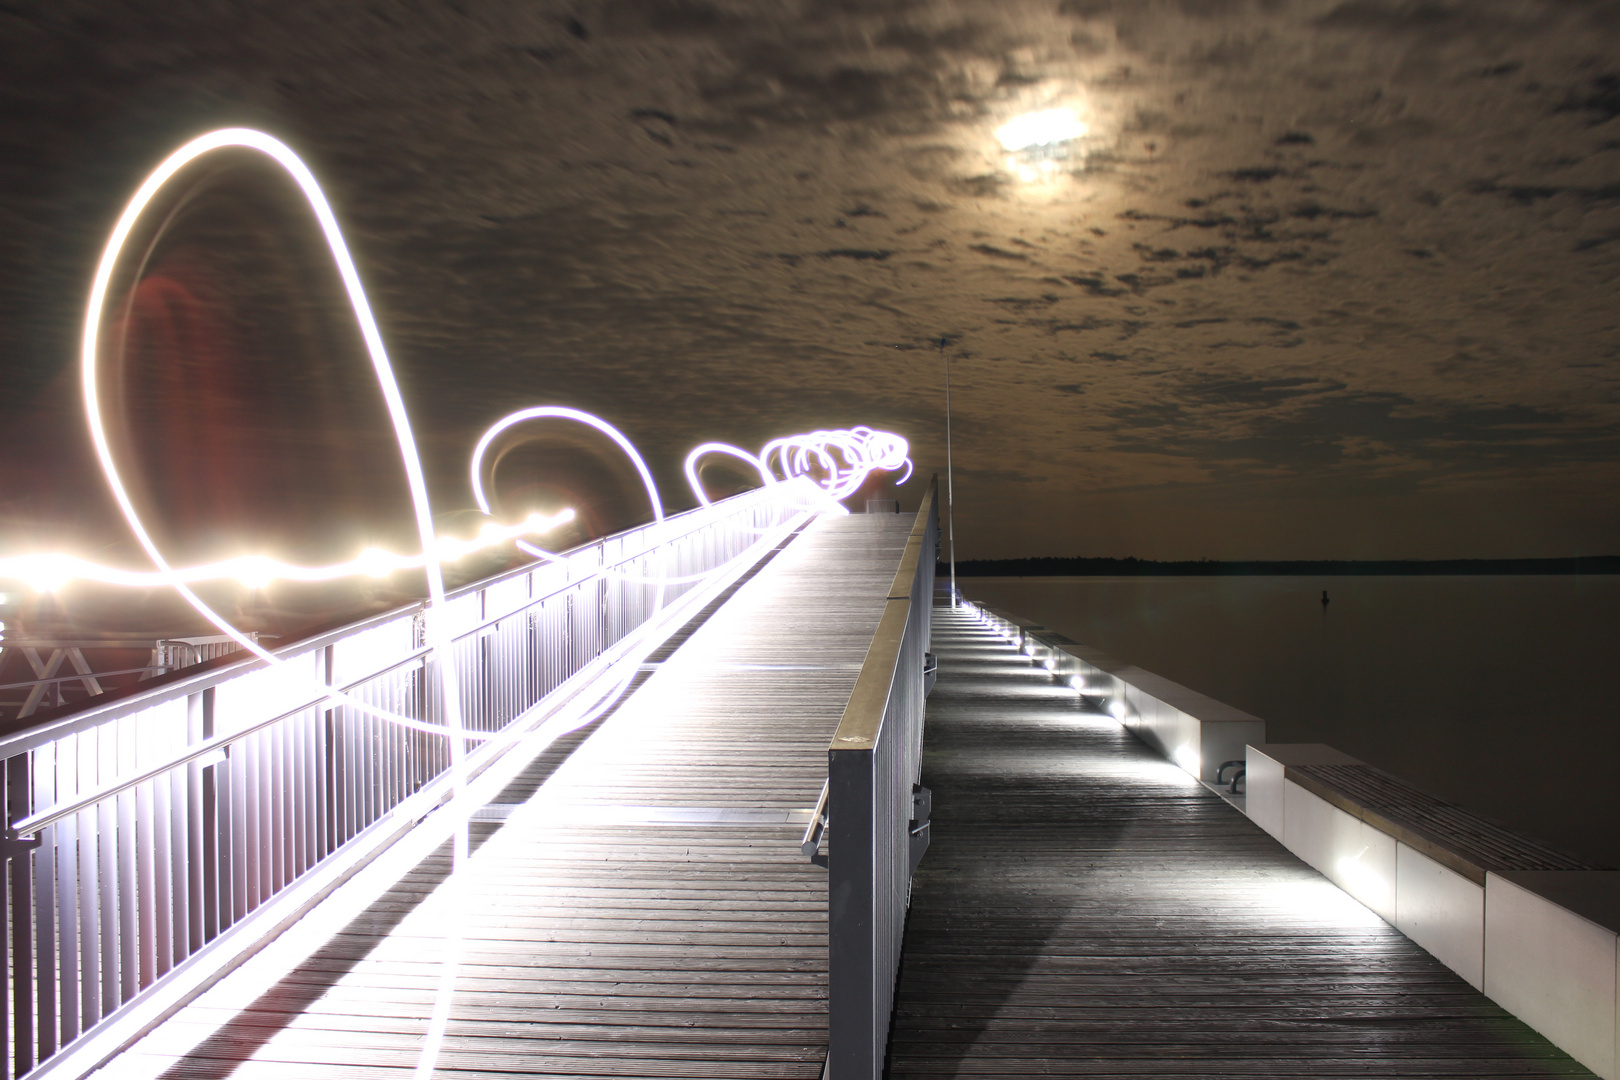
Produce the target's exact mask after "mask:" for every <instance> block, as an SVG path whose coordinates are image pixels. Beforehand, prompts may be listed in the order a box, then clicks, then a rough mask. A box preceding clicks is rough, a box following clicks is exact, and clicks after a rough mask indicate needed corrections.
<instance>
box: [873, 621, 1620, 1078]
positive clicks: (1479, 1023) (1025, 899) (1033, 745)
mask: <svg viewBox="0 0 1620 1080" xmlns="http://www.w3.org/2000/svg"><path fill="white" fill-rule="evenodd" d="M934 651H935V652H936V653H937V654H938V655H939V671H940V676H939V683H938V685H937V686H936V688H935V690H934V693H933V696H932V697H931V698H930V699H929V703H928V731H927V742H926V744H925V748H924V755H923V783H924V784H926V785H928V786H929V787H930V788H931V789H932V790H933V807H934V813H933V842H932V845H931V847H930V848H929V851H928V856H927V858H925V859H924V860H923V862H922V865H921V866H920V867H919V868H918V871H917V877H916V880H915V882H914V883H913V891H912V906H911V914H910V918H909V921H908V924H907V930H906V939H905V953H904V957H905V959H904V964H903V967H902V970H901V977H900V986H899V991H898V996H897V1003H896V1009H895V1020H894V1027H893V1031H892V1035H891V1044H890V1054H889V1075H890V1076H891V1077H894V1078H895V1080H899V1078H902V1077H1024V1076H1075V1077H1137V1078H1140V1077H1195V1076H1196V1077H1307V1076H1312V1077H1314V1076H1334V1077H1349V1076H1356V1077H1379V1078H1390V1077H1473V1078H1478V1077H1498V1076H1504V1077H1505V1076H1515V1077H1551V1076H1591V1075H1592V1074H1591V1073H1590V1072H1588V1071H1587V1070H1586V1069H1584V1068H1582V1067H1581V1066H1580V1065H1578V1064H1577V1063H1575V1062H1574V1061H1572V1060H1571V1059H1570V1058H1569V1057H1568V1056H1567V1055H1566V1054H1564V1053H1563V1052H1561V1051H1559V1050H1558V1049H1556V1048H1555V1047H1553V1046H1552V1045H1551V1044H1550V1043H1548V1042H1547V1041H1546V1040H1545V1039H1543V1038H1542V1037H1541V1036H1539V1035H1537V1034H1536V1033H1535V1032H1534V1031H1532V1030H1531V1029H1530V1028H1529V1027H1527V1026H1526V1025H1525V1024H1523V1023H1522V1022H1520V1021H1519V1020H1517V1019H1515V1018H1514V1017H1512V1016H1510V1015H1509V1014H1508V1013H1507V1012H1505V1011H1504V1010H1503V1009H1501V1008H1500V1007H1498V1006H1497V1005H1495V1004H1494V1003H1492V1002H1491V1001H1490V1000H1488V999H1487V998H1486V997H1485V996H1484V995H1483V994H1481V993H1479V992H1478V991H1476V990H1474V989H1473V988H1471V987H1470V986H1469V985H1468V984H1467V983H1465V982H1464V981H1463V980H1462V979H1461V978H1460V977H1458V976H1457V975H1455V974H1453V973H1452V972H1451V971H1449V970H1448V969H1447V968H1445V967H1443V966H1442V965H1441V964H1440V963H1439V961H1437V960H1435V959H1434V958H1433V957H1431V956H1429V954H1428V953H1426V952H1424V951H1423V950H1422V949H1420V948H1418V947H1417V946H1416V945H1414V944H1412V943H1411V942H1410V941H1408V940H1407V939H1406V938H1405V937H1403V936H1402V935H1401V934H1399V933H1397V932H1396V931H1395V930H1393V929H1392V928H1390V926H1389V925H1388V924H1386V923H1385V922H1383V921H1382V920H1381V919H1379V918H1378V917H1377V916H1375V915H1373V914H1372V913H1371V912H1369V911H1367V910H1366V909H1365V908H1363V907H1362V906H1361V905H1359V904H1357V903H1356V902H1355V901H1353V900H1351V899H1350V898H1349V897H1347V896H1345V895H1344V894H1343V893H1342V892H1340V891H1339V890H1338V889H1337V888H1336V887H1335V886H1333V885H1332V884H1330V883H1329V882H1328V881H1327V880H1326V879H1325V878H1323V877H1322V876H1321V875H1320V874H1318V873H1317V872H1316V871H1314V870H1312V869H1310V868H1309V867H1308V866H1306V865H1305V864H1304V863H1302V862H1300V861H1299V860H1298V859H1297V858H1295V857H1294V856H1293V855H1291V854H1289V853H1288V852H1287V851H1286V850H1285V849H1284V848H1283V847H1282V846H1281V845H1280V844H1278V843H1277V842H1276V841H1275V840H1273V839H1272V838H1271V837H1270V836H1268V835H1266V834H1265V833H1264V832H1262V831H1261V830H1260V829H1259V828H1258V827H1257V826H1255V825H1254V824H1253V823H1251V822H1250V821H1249V820H1248V819H1247V818H1246V817H1244V815H1243V814H1241V813H1240V812H1239V811H1238V810H1237V809H1235V808H1234V807H1233V806H1231V805H1228V804H1227V803H1226V802H1225V801H1224V800H1223V799H1222V798H1221V797H1219V796H1218V795H1216V794H1215V793H1213V792H1211V791H1210V790H1209V789H1207V788H1205V787H1203V786H1202V785H1200V784H1199V783H1197V782H1196V781H1195V780H1194V779H1193V778H1192V777H1190V776H1188V775H1187V774H1186V773H1184V772H1182V771H1181V770H1180V769H1178V768H1176V767H1175V766H1174V765H1172V764H1170V763H1169V762H1168V761H1166V760H1164V759H1163V758H1161V757H1160V756H1158V755H1157V754H1156V753H1154V752H1153V751H1152V750H1150V749H1148V747H1147V746H1145V745H1144V744H1143V743H1141V742H1139V741H1138V740H1137V739H1136V738H1135V737H1134V736H1132V735H1131V734H1129V733H1128V732H1127V731H1126V730H1125V729H1124V728H1122V727H1121V726H1120V725H1119V724H1118V723H1116V722H1115V721H1114V720H1113V719H1112V718H1110V717H1108V716H1106V715H1103V714H1099V713H1097V712H1093V711H1087V710H1082V709H1081V707H1080V704H1079V702H1078V700H1077V697H1076V695H1075V694H1074V692H1073V691H1071V690H1069V689H1067V688H1066V687H1060V686H1058V685H1056V684H1055V683H1054V681H1053V680H1052V678H1051V676H1050V675H1048V674H1047V672H1046V671H1044V670H1043V669H1041V668H1039V667H1037V666H1034V665H1032V664H1031V663H1030V662H1029V661H1028V660H1027V659H1025V658H1024V657H1022V656H1021V655H1020V654H1019V653H1018V651H1017V649H1016V648H1015V647H1014V646H1012V645H1009V644H1007V643H1006V642H1005V641H1003V640H1002V639H1001V638H999V637H997V636H995V635H994V634H992V633H991V632H989V631H988V630H985V629H983V628H981V627H980V626H979V624H978V623H976V622H975V621H973V620H972V619H970V618H968V617H966V616H964V615H959V614H953V613H951V612H950V611H949V610H948V609H940V608H936V611H935V616H934Z"/></svg>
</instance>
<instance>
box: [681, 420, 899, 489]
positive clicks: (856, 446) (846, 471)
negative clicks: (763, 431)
mask: <svg viewBox="0 0 1620 1080" xmlns="http://www.w3.org/2000/svg"><path fill="white" fill-rule="evenodd" d="M910 452H911V444H910V443H908V442H907V441H906V440H905V438H904V437H903V436H900V435H896V434H895V433H894V432H892V431H877V430H875V429H873V428H869V427H865V426H862V427H855V428H848V429H838V430H835V431H812V432H809V433H807V434H804V435H787V436H783V437H782V438H779V439H772V440H771V441H770V442H768V443H766V444H765V445H764V446H763V447H762V448H761V449H760V451H759V454H758V455H754V454H750V453H749V452H748V451H746V450H743V449H742V448H740V447H736V446H732V445H730V444H728V443H718V442H709V443H704V444H703V445H702V446H698V447H694V448H693V450H692V452H691V453H689V454H687V455H686V466H685V468H686V480H687V483H689V484H691V485H692V493H693V494H694V495H696V496H697V498H698V501H699V502H701V503H702V504H703V505H704V506H708V505H709V496H708V494H707V493H706V492H705V491H704V490H703V485H702V483H700V482H699V480H698V475H697V463H698V461H699V460H700V459H702V458H703V457H705V456H707V455H710V454H727V455H730V456H731V457H734V458H736V459H738V460H739V461H741V462H743V463H744V464H746V465H748V466H750V467H751V468H753V470H754V471H755V472H757V473H758V474H759V477H760V480H761V481H762V482H763V483H766V484H773V483H777V482H778V481H780V480H793V479H796V478H798V477H809V478H810V479H812V480H814V481H815V483H816V486H817V487H818V488H819V489H820V490H821V492H822V493H823V494H824V495H825V496H826V497H827V500H828V501H829V502H831V503H834V504H836V503H839V502H840V501H842V500H844V499H847V498H849V497H850V496H851V495H853V494H855V492H857V491H859V490H860V487H861V485H862V484H864V483H865V482H866V478H867V477H868V476H870V475H872V473H874V472H877V471H878V470H880V469H881V470H885V471H888V472H895V471H898V470H899V469H901V468H904V469H905V475H904V476H902V477H900V479H899V480H897V481H895V483H897V484H904V483H905V482H906V481H907V480H909V479H911V471H912V465H911V458H910V456H909V455H910ZM773 459H774V463H773ZM778 471H780V475H778ZM817 473H820V475H817Z"/></svg>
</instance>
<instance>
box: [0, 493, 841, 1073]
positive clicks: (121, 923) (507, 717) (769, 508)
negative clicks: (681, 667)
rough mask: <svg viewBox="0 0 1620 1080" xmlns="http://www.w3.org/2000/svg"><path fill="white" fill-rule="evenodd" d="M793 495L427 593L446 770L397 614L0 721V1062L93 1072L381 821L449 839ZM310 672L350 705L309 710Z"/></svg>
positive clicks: (210, 978)
mask: <svg viewBox="0 0 1620 1080" xmlns="http://www.w3.org/2000/svg"><path fill="white" fill-rule="evenodd" d="M805 504H806V500H805V495H804V492H803V491H801V490H800V489H799V487H798V485H796V484H792V483H779V484H774V485H769V486H767V487H765V488H761V489H757V490H755V491H753V492H748V493H745V494H742V495H738V496H736V497H734V498H731V499H728V500H725V501H724V502H718V503H715V504H712V505H710V506H705V507H701V508H699V509H697V510H693V511H690V512H688V513H685V514H680V515H675V516H672V517H670V518H668V519H666V521H665V522H664V523H663V524H662V525H659V524H656V523H655V524H650V525H647V526H644V527H641V528H637V529H632V530H629V531H626V532H623V533H619V534H616V535H614V536H611V537H607V538H605V539H602V540H599V541H596V542H594V543H591V544H588V545H585V546H583V547H581V548H578V549H576V550H574V551H572V552H570V553H569V554H568V556H567V557H566V559H565V560H564V561H563V562H560V563H538V564H533V565H530V566H527V567H524V568H522V569H519V570H516V571H512V572H509V573H506V574H503V575H501V576H498V577H496V578H493V579H490V580H488V581H484V582H480V583H477V584H474V585H471V586H468V587H465V588H463V589H460V590H458V591H455V592H453V593H451V594H450V595H449V597H448V598H447V601H448V604H447V608H448V610H447V614H446V618H447V620H448V622H449V632H450V636H451V638H452V639H453V642H454V645H453V655H454V658H455V663H456V666H457V674H458V676H459V678H458V682H459V685H460V688H461V699H462V700H461V705H462V711H463V717H464V729H463V730H465V731H466V733H467V742H468V743H469V744H471V748H470V749H469V750H468V751H467V753H466V755H465V757H464V758H463V759H462V762H461V765H460V767H459V768H452V755H451V753H450V747H449V745H448V744H449V739H448V738H447V737H446V735H445V734H444V732H443V730H438V729H442V728H443V726H444V724H445V719H444V717H443V716H442V715H441V713H442V712H443V707H442V695H441V694H440V693H439V692H438V691H439V684H440V675H439V672H438V670H437V661H436V659H435V655H434V653H433V650H431V649H430V648H428V647H427V646H426V644H425V642H424V634H423V623H422V617H423V612H424V605H423V604H415V605H411V606H409V607H405V608H401V609H398V610H395V611H392V612H388V613H386V614H383V615H379V616H376V617H373V618H369V619H365V620H362V621H360V622H357V623H354V624H351V625H349V626H345V627H343V628H341V629H339V630H336V631H332V632H330V633H326V634H322V635H320V636H318V637H314V638H310V639H308V640H304V641H300V642H297V643H294V644H291V645H288V646H286V647H284V648H281V649H278V650H276V654H277V657H278V659H279V660H280V661H281V663H280V664H278V665H275V666H268V665H266V664H265V662H264V661H263V660H261V659H259V658H256V657H246V658H243V659H240V660H238V661H236V662H234V663H231V662H226V663H223V664H222V665H221V666H214V667H212V668H211V669H210V670H207V671H201V672H181V673H176V674H175V675H172V676H170V677H168V678H167V679H165V680H164V681H163V685H155V686H151V687H150V688H147V689H143V690H141V691H139V692H137V693H135V694H133V695H131V696H127V697H123V698H121V699H119V700H115V701H111V702H101V703H96V702H92V703H91V704H90V706H89V707H86V708H83V709H81V710H78V711H76V712H73V713H70V714H68V715H66V716H59V717H55V718H51V719H49V720H47V721H45V722H42V723H35V724H33V725H32V726H26V727H16V726H13V728H12V730H10V731H7V732H3V733H0V761H3V765H4V767H3V769H0V783H3V786H4V800H5V808H6V816H7V823H8V828H7V830H6V837H5V840H4V841H3V844H4V855H5V870H6V880H5V889H6V898H7V903H6V907H5V910H6V922H7V925H6V928H5V931H6V932H5V947H6V950H7V956H6V964H5V973H6V1000H7V1006H8V1007H7V1008H6V1009H5V1010H4V1011H3V1012H0V1017H3V1019H4V1024H3V1029H0V1038H3V1040H4V1043H5V1053H4V1057H3V1059H0V1077H3V1078H5V1080H10V1078H14V1077H20V1076H23V1075H24V1074H32V1075H34V1076H46V1075H53V1074H62V1075H69V1074H72V1075H78V1074H82V1073H83V1072H86V1071H88V1070H89V1069H91V1068H94V1067H95V1066H96V1065H98V1064H100V1063H101V1062H103V1061H105V1060H107V1059H108V1058H109V1057H111V1056H112V1055H113V1054H115V1053H116V1052H118V1050H119V1049H121V1048H122V1047H124V1046H127V1045H129V1044H130V1043H131V1042H133V1041H134V1039H136V1038H138V1037H139V1036H140V1035H141V1034H142V1033H144V1032H145V1031H147V1030H150V1029H151V1028H152V1027H153V1026H155V1025H156V1023H158V1022H159V1021H161V1020H162V1019H163V1018H164V1017H165V1016H167V1015H170V1014H172V1013H173V1012H174V1011H176V1010H177V1009H178V1008H179V1007H180V1006H181V1005H183V1004H184V1003H185V1002H186V1001H189V1000H191V999H192V998H194V997H195V996H196V995H197V994H199V993H201V992H202V990H204V989H206V988H207V987H208V986H209V985H211V984H212V983H213V982H215V981H217V980H218V979H219V978H220V977H222V976H223V975H224V974H225V973H226V972H228V971H229V970H231V969H233V968H234V967H236V966H238V965H240V963H242V962H243V961H244V960H246V959H247V958H248V957H249V956H251V955H252V954H253V953H255V952H256V951H258V950H259V949H260V948H262V947H263V946H264V945H265V944H266V943H268V942H269V941H270V940H271V939H272V938H274V936H275V935H276V934H277V933H279V932H280V931H281V930H282V929H283V928H285V927H286V926H287V925H289V924H290V923H291V921H293V920H294V919H296V918H298V917H300V916H301V915H302V914H304V913H306V912H308V911H309V910H310V909H312V908H313V907H314V906H315V904H317V903H318V902H319V901H320V900H321V899H322V898H324V897H325V896H327V895H329V894H330V893H331V892H332V891H333V890H334V889H336V888H337V886H338V885H340V884H342V882H343V881H345V880H347V879H348V878H349V877H351V876H352V875H353V874H354V873H356V872H357V871H358V870H359V869H360V868H361V867H363V866H364V865H366V864H367V863H368V862H370V861H371V860H373V859H375V858H377V857H378V856H379V855H380V854H381V853H382V852H383V851H385V850H386V849H388V848H389V846H390V845H392V844H394V843H395V842H396V841H397V840H399V839H400V838H401V837H403V836H405V835H406V834H408V833H412V831H413V830H418V831H419V830H420V829H421V828H423V827H424V826H426V825H430V824H431V825H432V826H433V827H435V828H439V829H442V830H444V831H445V832H446V833H447V834H449V833H450V832H452V831H453V830H454V828H455V827H456V826H455V823H454V822H452V821H450V819H451V818H459V819H461V820H463V821H464V820H465V817H466V816H468V815H470V814H471V812H472V810H474V809H476V805H477V804H478V799H479V797H480V796H482V797H484V798H485V799H486V800H487V797H488V796H490V795H493V794H494V791H495V790H498V785H499V784H500V783H504V782H505V781H504V779H503V778H504V777H507V776H509V775H510V774H515V772H516V771H517V770H519V769H521V768H522V767H523V765H524V764H526V763H527V761H528V760H529V759H531V758H532V757H533V756H534V755H535V754H537V753H539V752H540V751H541V750H542V749H543V748H544V745H545V742H541V741H538V740H539V739H541V738H544V739H545V741H546V742H549V740H550V739H551V738H555V737H556V735H557V734H560V732H561V731H562V730H569V728H567V727H562V728H559V724H570V723H571V724H572V726H573V727H577V726H579V724H580V723H583V722H587V721H588V720H589V719H590V718H591V716H592V715H594V712H599V711H600V710H601V708H602V707H604V705H605V704H606V703H610V702H611V700H612V699H613V698H614V696H616V695H617V694H618V693H620V692H622V691H623V689H624V686H625V685H626V683H627V682H628V678H629V677H628V676H625V675H624V674H623V672H625V671H629V672H630V673H631V674H632V675H633V673H634V671H635V669H636V666H637V665H638V664H639V663H640V662H641V660H642V658H643V657H644V656H646V655H647V654H648V653H650V652H651V651H652V650H653V649H655V648H657V646H658V645H659V644H660V643H661V642H662V641H663V640H664V639H666V638H667V637H668V636H669V635H670V634H671V633H673V632H674V631H675V630H676V629H678V628H679V627H680V626H681V625H682V624H683V623H684V622H685V621H686V620H687V619H689V618H690V617H691V615H692V613H694V612H696V611H698V610H700V609H701V608H702V607H703V606H704V605H705V604H707V603H709V602H711V601H712V600H713V599H714V597H716V596H717V595H719V593H720V592H722V591H723V590H724V589H725V588H726V587H727V586H728V585H729V584H731V583H732V582H733V581H734V580H736V578H737V577H738V576H739V575H740V574H742V573H743V572H744V571H746V570H747V569H748V567H749V566H751V565H752V564H753V563H755V562H756V561H757V559H758V558H759V557H760V556H762V555H763V554H764V553H765V552H767V551H769V550H770V549H771V548H772V547H774V546H775V545H776V544H778V543H780V542H781V540H782V538H783V537H785V536H786V535H787V534H788V533H789V532H791V530H793V529H794V528H796V527H798V525H800V524H802V523H803V521H804V520H805V519H806V518H807V517H809V516H810V515H809V514H808V513H807V512H805V510H804V506H805ZM706 571H714V573H712V574H711V575H710V576H709V577H708V578H706V579H704V580H701V581H693V580H687V581H683V582H679V583H676V584H667V583H666V584H658V583H656V582H654V581H648V580H646V579H648V578H653V579H657V578H683V577H687V576H689V575H697V574H701V573H703V572H706ZM333 687H336V688H341V690H342V691H343V692H344V693H346V694H347V695H349V699H350V700H352V701H355V702H357V703H358V704H351V705H336V706H334V703H333V702H332V701H331V700H330V698H331V694H330V688H333ZM368 705H369V706H372V707H374V708H376V709H379V710H384V711H386V712H387V713H389V714H392V716H393V717H394V718H395V719H393V720H390V719H387V718H384V717H382V716H379V715H372V714H368V713H367V712H366V711H365V709H364V706H368ZM593 710H594V712H593ZM400 719H404V720H406V721H408V722H410V723H412V724H413V725H414V726H405V724H404V723H401V722H400ZM525 750H526V751H527V752H526V753H524V752H523V751H525ZM458 794H459V797H458ZM447 807H451V808H452V809H450V810H446V808H447ZM434 811H441V812H440V813H437V814H434ZM429 815H432V817H431V818H430V816H429Z"/></svg>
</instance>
